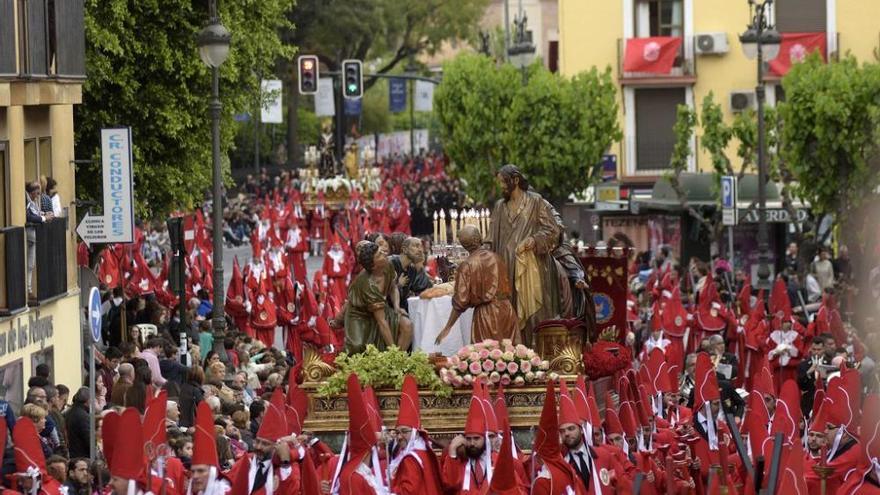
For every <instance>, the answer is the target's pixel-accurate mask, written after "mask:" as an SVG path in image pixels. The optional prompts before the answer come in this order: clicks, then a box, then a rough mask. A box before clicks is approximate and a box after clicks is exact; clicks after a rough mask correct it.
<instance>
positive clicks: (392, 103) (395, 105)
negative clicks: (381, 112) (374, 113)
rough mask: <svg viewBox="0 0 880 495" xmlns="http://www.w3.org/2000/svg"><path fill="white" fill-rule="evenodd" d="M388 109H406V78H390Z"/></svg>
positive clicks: (394, 111) (392, 110)
mask: <svg viewBox="0 0 880 495" xmlns="http://www.w3.org/2000/svg"><path fill="white" fill-rule="evenodd" d="M388 110H389V111H390V112H391V113H400V112H402V111H404V110H406V79H402V78H399V77H392V78H391V79H389V80H388Z"/></svg>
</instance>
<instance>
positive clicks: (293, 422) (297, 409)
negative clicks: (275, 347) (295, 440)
mask: <svg viewBox="0 0 880 495" xmlns="http://www.w3.org/2000/svg"><path fill="white" fill-rule="evenodd" d="M297 370H298V367H296V366H294V367H292V368H290V372H289V374H288V380H287V398H286V401H285V413H286V417H287V426H288V427H289V428H290V430H291V431H292V432H293V433H295V434H297V435H301V434H302V431H303V424H304V423H305V421H306V415H307V414H308V412H309V396H308V395H306V393H305V391H304V390H303V389H301V388H299V386H298V385H297V383H296V373H297Z"/></svg>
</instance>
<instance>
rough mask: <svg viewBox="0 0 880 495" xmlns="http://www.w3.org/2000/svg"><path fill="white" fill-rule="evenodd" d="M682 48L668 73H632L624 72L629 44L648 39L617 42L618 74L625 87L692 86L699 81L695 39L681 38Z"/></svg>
mask: <svg viewBox="0 0 880 495" xmlns="http://www.w3.org/2000/svg"><path fill="white" fill-rule="evenodd" d="M680 38H681V39H682V43H681V46H679V48H678V53H677V55H676V56H675V60H674V62H673V63H672V68H671V70H670V71H669V72H668V73H656V72H631V71H626V70H624V61H625V59H626V48H627V45H628V44H629V43H633V44H635V43H638V42H639V41H643V40H645V39H646V38H627V39H618V40H617V74H618V80H619V81H620V83H621V84H623V85H639V86H651V85H665V86H668V85H691V84H694V83H696V81H697V63H696V58H695V57H694V37H693V36H680Z"/></svg>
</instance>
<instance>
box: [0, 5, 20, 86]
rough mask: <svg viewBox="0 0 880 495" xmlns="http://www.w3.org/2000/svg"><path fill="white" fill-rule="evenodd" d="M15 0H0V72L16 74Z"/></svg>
mask: <svg viewBox="0 0 880 495" xmlns="http://www.w3.org/2000/svg"><path fill="white" fill-rule="evenodd" d="M14 10H15V1H14V0H0V74H16V73H17V72H18V64H17V63H16V61H15V45H16V43H15V12H14Z"/></svg>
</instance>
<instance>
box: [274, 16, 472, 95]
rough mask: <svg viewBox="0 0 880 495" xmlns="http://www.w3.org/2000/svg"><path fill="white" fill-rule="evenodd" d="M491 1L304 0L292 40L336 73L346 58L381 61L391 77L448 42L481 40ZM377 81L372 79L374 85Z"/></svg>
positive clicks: (293, 18) (294, 18)
mask: <svg viewBox="0 0 880 495" xmlns="http://www.w3.org/2000/svg"><path fill="white" fill-rule="evenodd" d="M487 4H488V0H300V1H299V2H297V8H296V9H295V10H294V11H293V12H292V15H291V17H290V20H291V21H292V22H293V23H294V24H295V25H296V26H297V30H296V31H295V32H293V33H292V34H291V36H292V41H293V43H295V44H296V45H297V46H299V47H301V49H302V51H303V53H314V54H316V55H318V56H319V57H320V58H321V61H322V62H324V63H325V64H326V65H327V66H328V67H330V68H331V69H335V68H337V66H338V64H339V63H340V62H341V61H342V60H343V59H346V58H356V59H360V60H379V64H378V66H377V67H376V69H375V70H368V71H367V72H378V73H383V74H384V73H386V72H389V71H391V70H392V69H394V67H396V66H397V65H398V64H399V63H400V62H401V61H404V60H406V59H408V58H409V57H410V56H413V55H417V54H419V53H431V54H433V53H435V52H437V51H438V50H440V48H441V47H442V46H443V43H444V42H446V41H457V40H470V39H473V38H474V37H475V34H476V29H477V28H478V26H479V21H480V19H481V18H482V16H483V12H484V11H485V8H486V5H487ZM374 83H375V81H374V80H368V81H366V83H365V84H366V85H367V86H372V85H373V84H374Z"/></svg>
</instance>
